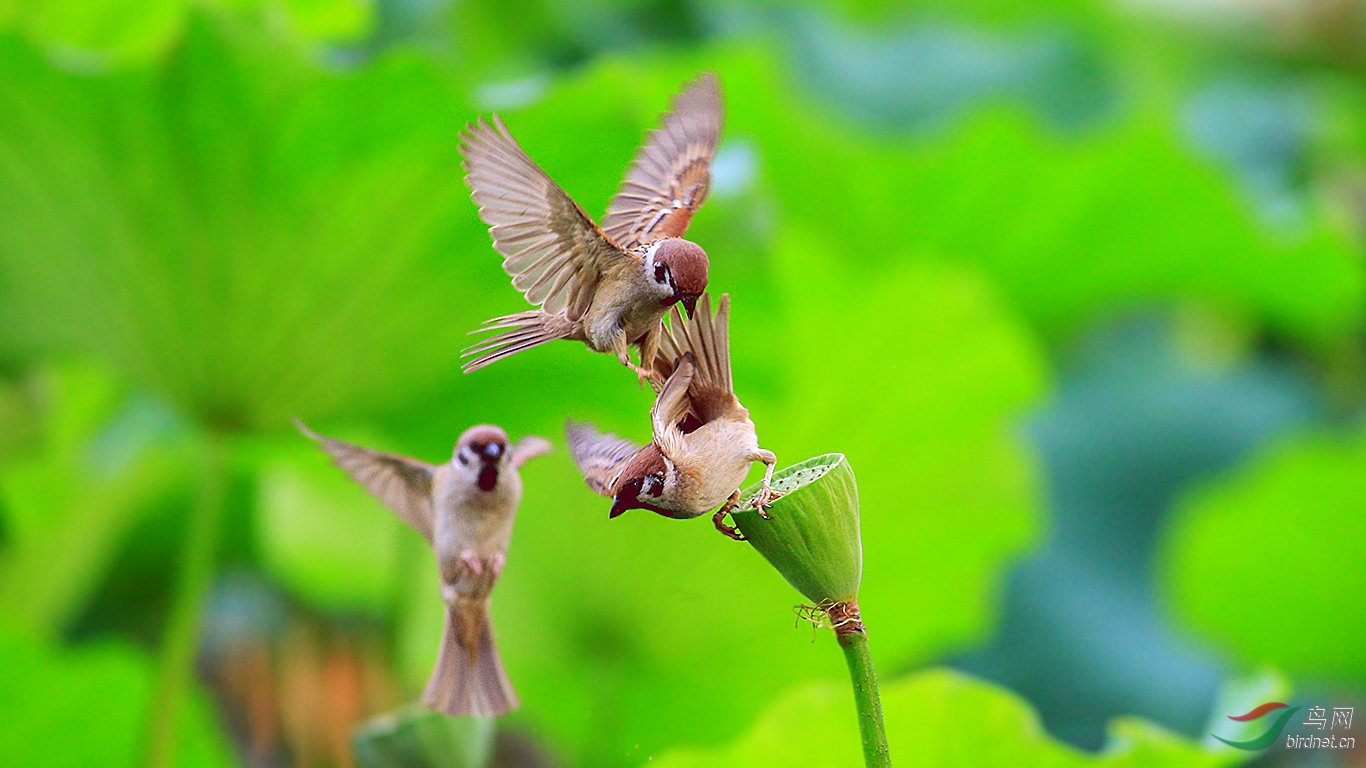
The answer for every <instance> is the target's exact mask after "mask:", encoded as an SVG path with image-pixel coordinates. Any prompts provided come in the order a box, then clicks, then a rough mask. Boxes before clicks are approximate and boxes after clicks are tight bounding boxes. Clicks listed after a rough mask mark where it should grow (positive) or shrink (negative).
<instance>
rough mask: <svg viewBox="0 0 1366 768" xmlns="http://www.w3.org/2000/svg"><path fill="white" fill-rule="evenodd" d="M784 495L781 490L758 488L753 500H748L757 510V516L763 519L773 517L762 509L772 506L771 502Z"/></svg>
mask: <svg viewBox="0 0 1366 768" xmlns="http://www.w3.org/2000/svg"><path fill="white" fill-rule="evenodd" d="M785 495H786V494H784V493H783V492H782V491H775V490H773V489H772V488H767V487H765V488H760V489H759V494H758V495H757V496H755V497H754V499H753V501H751V502H750V506H752V507H754V508H755V509H756V510H758V511H759V517H762V518H763V519H765V520H771V519H773V518H771V517H770V516H769V514H768V513H767V512H765V511H764V509H765V508H766V507H770V506H772V505H773V502H775V501H777V500H778V499H781V498H782V497H783V496H785Z"/></svg>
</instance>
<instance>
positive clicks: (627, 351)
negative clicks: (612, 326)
mask: <svg viewBox="0 0 1366 768" xmlns="http://www.w3.org/2000/svg"><path fill="white" fill-rule="evenodd" d="M612 353H613V354H615V355H616V356H617V360H618V361H619V362H620V363H621V364H622V365H624V366H626V367H627V368H630V369H631V370H632V371H634V372H635V374H636V383H637V384H639V385H641V387H642V388H643V387H644V386H645V382H647V381H648V382H650V386H651V387H652V388H654V389H655V390H658V389H659V385H660V384H662V382H660V383H657V381H656V380H657V379H658V378H659V374H657V373H655V372H654V371H651V370H648V369H646V368H643V367H641V366H639V365H636V364H635V362H633V361H632V360H631V347H630V346H629V345H628V344H627V343H626V335H625V334H624V333H621V332H620V331H618V332H617V334H616V336H614V337H613V338H612ZM641 362H647V361H646V360H644V359H643V358H642V359H641Z"/></svg>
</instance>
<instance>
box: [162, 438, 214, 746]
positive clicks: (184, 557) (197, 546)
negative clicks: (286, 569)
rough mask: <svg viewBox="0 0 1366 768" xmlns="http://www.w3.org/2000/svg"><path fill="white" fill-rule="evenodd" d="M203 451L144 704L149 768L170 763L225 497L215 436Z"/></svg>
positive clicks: (212, 566)
mask: <svg viewBox="0 0 1366 768" xmlns="http://www.w3.org/2000/svg"><path fill="white" fill-rule="evenodd" d="M204 448H205V449H204V455H203V465H202V468H201V473H200V477H199V479H198V483H197V487H196V497H195V503H194V507H193V508H192V509H191V510H190V519H189V522H188V524H187V526H186V530H185V548H184V550H183V551H182V553H181V557H180V570H179V573H178V574H177V576H176V585H175V597H174V602H173V603H172V605H171V615H170V617H169V618H168V619H167V622H166V630H165V634H164V636H163V637H162V641H161V657H160V660H159V663H158V669H157V680H156V688H155V690H154V691H153V692H152V698H151V700H150V701H149V702H148V705H149V706H148V708H147V722H146V726H145V728H146V730H145V731H144V736H145V739H146V740H145V742H144V745H143V758H144V759H143V764H144V765H146V766H147V767H148V768H164V767H165V766H171V765H174V764H175V758H176V736H177V735H178V734H179V724H180V711H181V708H182V706H183V704H184V702H185V698H186V695H187V693H188V690H187V689H188V688H189V687H190V685H191V683H192V681H193V677H194V662H195V651H196V649H197V648H198V647H199V630H200V618H201V615H202V614H203V611H204V601H205V599H206V598H207V597H208V591H209V579H210V578H211V577H212V576H213V568H214V559H215V555H216V554H217V550H218V534H219V518H220V517H222V512H223V497H224V478H223V457H222V446H221V445H220V443H219V437H218V436H216V435H210V436H209V438H208V440H207V441H206V444H205V447H204Z"/></svg>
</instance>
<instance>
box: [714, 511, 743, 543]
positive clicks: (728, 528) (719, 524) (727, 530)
mask: <svg viewBox="0 0 1366 768" xmlns="http://www.w3.org/2000/svg"><path fill="white" fill-rule="evenodd" d="M730 510H731V505H730V504H727V505H726V506H724V507H721V508H720V509H718V510H716V514H714V515H712V516H711V522H712V524H713V525H715V526H716V530H718V531H720V532H721V533H724V534H726V535H727V536H729V537H731V538H732V539H735V540H736V541H744V540H745V535H744V534H743V533H740V529H739V528H736V527H735V526H733V525H728V524H727V523H726V515H728V514H730Z"/></svg>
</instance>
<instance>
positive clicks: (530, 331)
mask: <svg viewBox="0 0 1366 768" xmlns="http://www.w3.org/2000/svg"><path fill="white" fill-rule="evenodd" d="M483 331H502V333H499V334H497V335H495V336H490V337H489V338H486V339H484V340H482V341H479V342H476V343H474V344H471V345H470V346H468V347H466V348H465V349H464V350H463V351H462V352H461V353H460V356H461V357H471V356H473V357H474V359H473V360H469V361H467V362H466V363H465V364H464V365H463V366H462V368H463V369H464V371H465V373H469V372H471V371H477V370H479V369H480V368H483V367H484V366H486V365H489V364H491V363H496V362H498V361H499V360H502V359H503V358H505V357H511V356H512V355H515V354H517V353H518V352H522V351H525V350H528V349H531V348H532V347H539V346H540V345H542V344H545V343H546V342H549V341H556V340H558V339H570V338H574V337H575V336H576V335H577V334H578V332H579V324H578V323H576V322H574V321H572V320H569V319H568V318H566V317H564V316H563V315H558V314H556V315H552V314H550V313H548V312H544V311H542V310H539V309H532V310H528V311H526V312H518V313H517V314H515V315H504V316H503V317H495V318H493V319H492V320H489V321H488V322H486V323H484V327H482V328H480V329H478V330H477V331H474V333H481V332H483Z"/></svg>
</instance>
